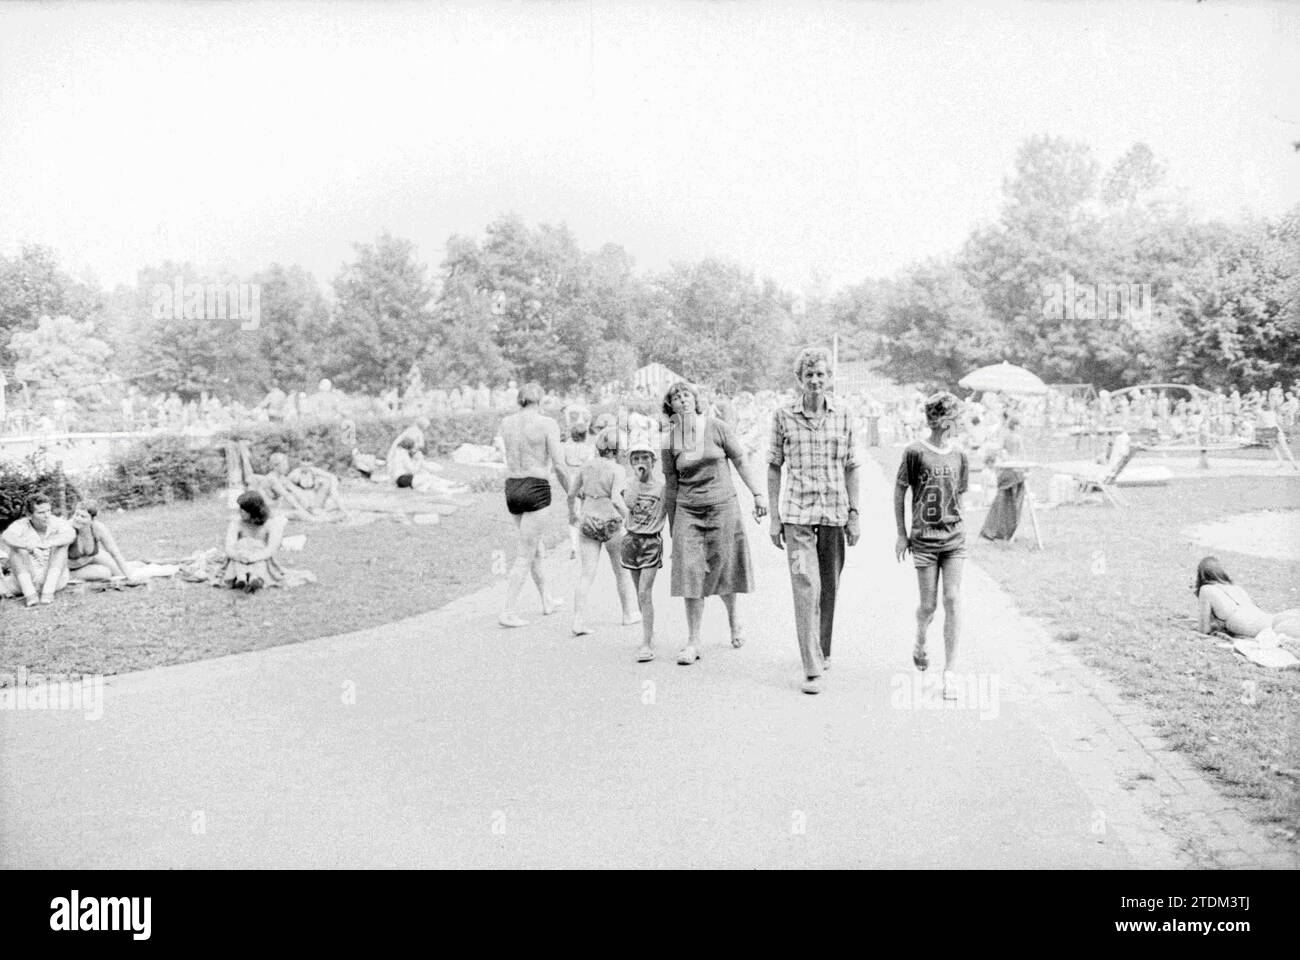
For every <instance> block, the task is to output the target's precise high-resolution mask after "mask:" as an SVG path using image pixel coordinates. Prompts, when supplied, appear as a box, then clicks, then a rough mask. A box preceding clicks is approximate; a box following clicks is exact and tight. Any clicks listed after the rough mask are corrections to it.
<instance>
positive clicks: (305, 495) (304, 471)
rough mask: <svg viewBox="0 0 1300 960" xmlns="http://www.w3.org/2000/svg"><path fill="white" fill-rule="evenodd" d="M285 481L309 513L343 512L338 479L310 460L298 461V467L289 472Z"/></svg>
mask: <svg viewBox="0 0 1300 960" xmlns="http://www.w3.org/2000/svg"><path fill="white" fill-rule="evenodd" d="M285 481H286V482H287V483H288V484H289V486H290V487H292V488H293V490H294V492H295V493H297V494H298V497H299V498H300V499H301V500H302V502H303V503H305V504H306V505H307V509H308V510H309V511H310V512H311V513H313V514H316V513H342V512H343V501H341V500H340V499H339V478H338V477H336V476H335V475H334V474H332V473H330V472H329V471H328V470H325V469H322V468H321V467H318V466H316V465H315V464H313V463H312V462H311V461H310V460H300V461H298V466H296V467H295V468H294V469H292V470H290V471H289V475H288V476H287V477H286V478H285Z"/></svg>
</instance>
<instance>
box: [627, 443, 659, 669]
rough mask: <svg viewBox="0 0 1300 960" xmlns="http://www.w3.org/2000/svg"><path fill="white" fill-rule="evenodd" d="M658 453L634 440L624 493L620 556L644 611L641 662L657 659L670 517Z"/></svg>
mask: <svg viewBox="0 0 1300 960" xmlns="http://www.w3.org/2000/svg"><path fill="white" fill-rule="evenodd" d="M658 456H659V452H658V451H657V450H656V449H655V448H654V447H653V446H652V445H651V443H650V441H649V439H647V438H644V437H641V438H638V439H636V440H633V441H632V443H631V446H630V447H629V449H628V458H629V460H630V461H631V464H632V479H631V480H629V481H628V484H627V489H626V490H625V491H624V494H623V496H624V501H625V502H626V503H627V509H628V516H627V532H626V534H625V535H624V538H623V550H622V555H621V559H622V562H623V566H624V567H625V568H626V569H627V570H628V572H629V573H630V574H631V575H632V584H633V585H634V586H635V587H636V601H637V606H638V607H639V608H640V611H641V646H640V648H638V650H637V652H636V659H637V662H638V663H649V662H650V661H651V660H653V659H654V658H655V649H654V643H655V605H654V589H655V578H656V577H657V576H658V574H659V568H660V567H662V566H663V565H664V535H663V529H664V521H666V520H667V519H668V501H667V500H666V499H665V496H664V478H663V477H661V476H658V475H657V474H656V473H655V460H656V459H657V458H658Z"/></svg>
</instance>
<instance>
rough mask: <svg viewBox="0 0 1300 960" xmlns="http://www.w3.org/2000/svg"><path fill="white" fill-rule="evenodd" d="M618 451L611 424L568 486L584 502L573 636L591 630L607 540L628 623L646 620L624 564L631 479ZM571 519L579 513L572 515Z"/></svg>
mask: <svg viewBox="0 0 1300 960" xmlns="http://www.w3.org/2000/svg"><path fill="white" fill-rule="evenodd" d="M617 455H618V434H617V432H615V431H614V430H606V431H605V432H604V433H602V434H600V436H599V437H597V439H596V457H594V458H593V459H591V460H588V461H587V462H586V463H584V464H583V465H582V467H581V468H580V469H579V470H578V475H577V479H575V480H574V482H573V486H572V487H571V488H570V490H569V499H570V502H577V503H580V504H581V512H580V515H579V516H578V518H577V519H578V532H579V533H580V534H581V536H580V537H579V540H578V552H579V557H580V559H581V561H582V572H581V573H580V574H579V576H578V587H577V590H576V591H575V592H574V598H573V633H574V636H579V637H580V636H582V635H584V634H587V633H591V630H590V629H589V628H588V627H587V621H586V606H587V594H588V593H589V592H590V591H591V584H592V581H593V580H595V579H596V567H597V565H598V564H599V562H600V550H601V546H602V545H604V547H605V549H606V550H607V551H608V553H609V561H610V564H611V565H612V566H613V567H614V583H615V586H616V587H617V588H618V599H619V602H620V604H621V605H622V607H623V623H624V624H625V625H626V624H633V623H637V622H639V621H640V620H641V616H640V614H638V613H637V612H636V611H635V610H634V609H633V607H632V597H633V588H632V578H631V576H630V575H629V574H628V571H627V570H626V569H625V568H624V567H623V559H622V551H623V526H624V524H625V523H626V522H627V517H628V511H627V504H626V503H625V502H624V501H623V488H624V486H625V485H626V480H625V478H624V476H623V468H622V467H620V466H619V465H618V463H617V461H616V460H615V457H616V456H617ZM570 519H571V520H572V519H574V518H573V517H572V516H571V517H570Z"/></svg>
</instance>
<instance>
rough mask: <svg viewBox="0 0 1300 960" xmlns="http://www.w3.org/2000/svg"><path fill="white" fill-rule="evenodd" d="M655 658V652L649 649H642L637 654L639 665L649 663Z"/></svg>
mask: <svg viewBox="0 0 1300 960" xmlns="http://www.w3.org/2000/svg"><path fill="white" fill-rule="evenodd" d="M654 658H655V652H654V650H652V649H650V648H649V647H641V648H640V649H638V650H637V652H636V662H637V663H649V662H650V661H651V660H653V659H654Z"/></svg>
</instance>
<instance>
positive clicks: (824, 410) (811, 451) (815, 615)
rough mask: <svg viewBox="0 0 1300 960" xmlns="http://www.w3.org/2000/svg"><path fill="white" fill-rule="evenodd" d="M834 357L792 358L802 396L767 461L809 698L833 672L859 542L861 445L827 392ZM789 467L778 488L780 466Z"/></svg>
mask: <svg viewBox="0 0 1300 960" xmlns="http://www.w3.org/2000/svg"><path fill="white" fill-rule="evenodd" d="M830 368H831V355H830V351H829V350H827V349H826V348H824V347H807V348H805V349H804V350H803V351H802V352H801V353H800V354H799V359H798V360H796V361H795V366H794V374H795V378H796V379H797V380H798V381H799V388H800V391H801V393H802V396H801V397H800V398H799V399H798V400H796V401H795V402H794V403H793V404H790V405H788V406H782V407H779V408H778V409H777V410H776V412H775V414H773V416H772V446H771V450H770V451H769V453H768V458H767V464H768V466H767V489H768V502H769V503H771V504H773V505H774V509H773V510H772V542H773V543H774V544H776V547H777V549H778V550H785V551H786V556H787V558H788V560H789V563H790V584H791V586H792V587H793V589H794V618H795V631H796V633H797V634H798V637H799V653H800V656H801V657H802V658H803V670H804V677H805V680H804V683H803V686H802V687H801V688H800V689H802V690H803V692H804V693H820V692H821V684H820V679H819V678H820V677H821V675H822V672H823V671H825V670H828V669H830V665H831V661H830V657H831V631H832V628H833V625H834V622H835V593H836V590H837V588H838V587H839V582H840V571H841V570H842V569H843V568H844V547H845V543H846V542H847V544H848V545H849V546H853V545H854V544H856V543H857V542H858V536H859V529H858V463H859V461H858V446H857V436H856V432H855V431H854V429H853V420H852V417H851V415H850V413H849V410H848V407H847V406H846V405H845V404H843V403H842V402H838V403H837V402H835V401H832V400H831V398H830V396H829V395H828V393H827V390H828V389H829V388H830V379H831V373H830ZM782 465H784V466H786V468H787V471H786V472H787V477H786V484H785V490H784V492H782V490H781V467H782Z"/></svg>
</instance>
